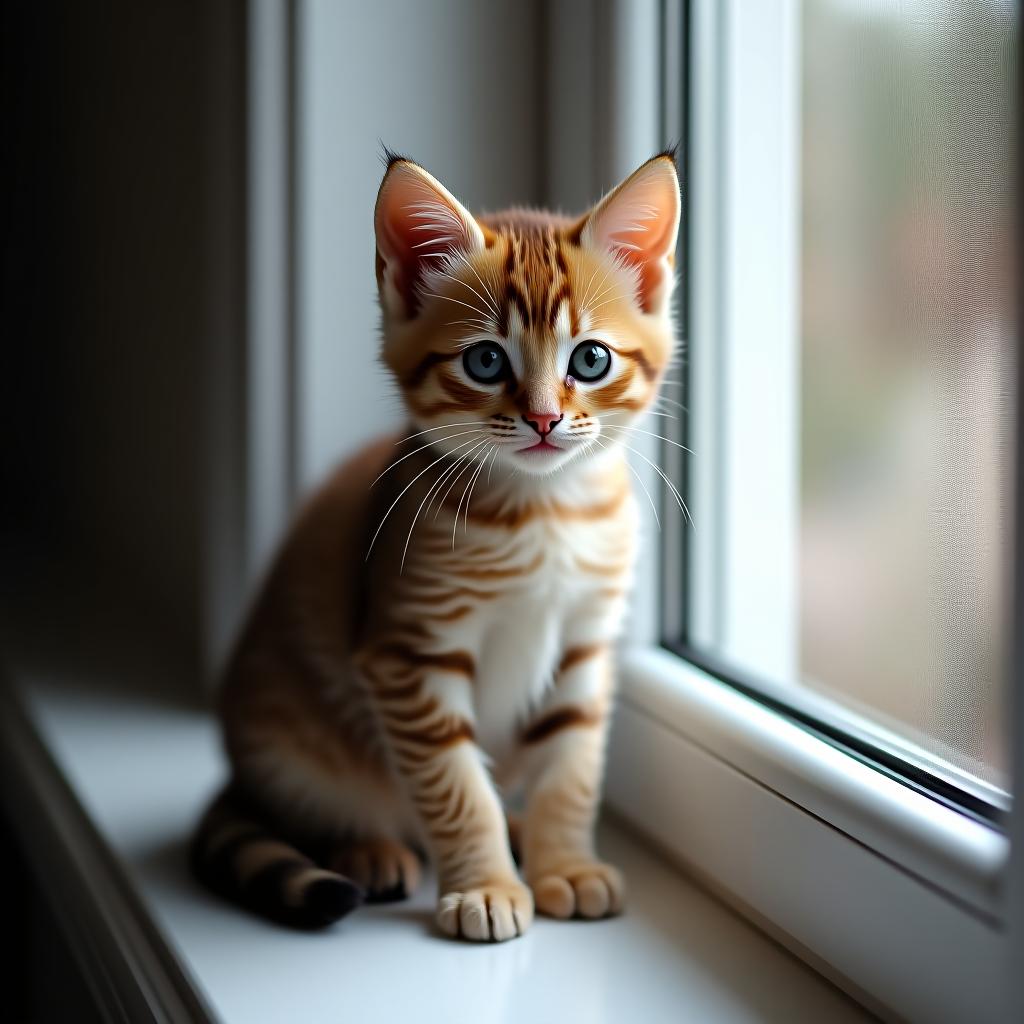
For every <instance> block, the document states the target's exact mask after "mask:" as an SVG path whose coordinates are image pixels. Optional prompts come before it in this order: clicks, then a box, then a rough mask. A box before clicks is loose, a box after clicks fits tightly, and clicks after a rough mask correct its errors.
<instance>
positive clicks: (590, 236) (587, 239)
mask: <svg viewBox="0 0 1024 1024" xmlns="http://www.w3.org/2000/svg"><path fill="white" fill-rule="evenodd" d="M679 210H680V201H679V178H678V176H677V175H676V165H675V160H674V158H673V156H672V154H670V153H661V154H659V155H658V156H656V157H654V158H652V159H651V160H648V161H647V163H645V164H643V165H642V166H641V167H639V168H638V169H637V170H635V171H634V172H633V173H632V174H631V175H630V176H629V177H628V178H627V179H626V180H625V181H624V182H622V184H621V185H619V186H618V188H616V189H615V190H614V191H612V192H610V193H609V194H608V195H607V196H605V197H604V199H602V200H601V202H599V203H598V204H597V206H596V207H594V209H593V210H592V211H591V212H590V213H589V214H588V215H587V217H586V220H585V221H584V223H583V227H582V231H581V232H580V242H581V244H582V245H585V246H590V247H592V248H595V249H598V250H601V251H603V252H610V253H612V254H613V255H614V256H615V257H616V258H617V259H619V260H621V261H622V262H623V263H625V264H626V265H627V266H630V267H633V268H635V269H636V271H637V301H638V302H639V304H640V308H641V309H642V310H643V311H644V312H645V313H655V312H660V311H661V310H662V309H664V308H665V305H666V303H667V301H668V297H669V295H670V294H671V291H672V267H673V264H674V262H675V250H676V236H677V235H678V233H679Z"/></svg>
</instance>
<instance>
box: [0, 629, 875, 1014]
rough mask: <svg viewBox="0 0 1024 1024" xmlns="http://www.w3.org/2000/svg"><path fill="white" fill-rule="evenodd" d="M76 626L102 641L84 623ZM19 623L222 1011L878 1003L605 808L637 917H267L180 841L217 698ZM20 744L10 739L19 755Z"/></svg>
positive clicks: (152, 897) (74, 769)
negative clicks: (214, 885)
mask: <svg viewBox="0 0 1024 1024" xmlns="http://www.w3.org/2000/svg"><path fill="white" fill-rule="evenodd" d="M94 610H95V609H94ZM99 618H101V619H102V620H103V621H104V622H105V623H106V630H105V631H106V634H107V635H108V636H124V637H127V636H132V635H135V634H134V633H133V632H132V631H130V630H127V629H125V628H124V620H123V619H121V618H120V617H119V615H117V614H113V613H110V611H109V609H108V610H107V612H106V613H105V614H101V615H100V616H99ZM49 625H50V627H51V628H52V625H53V624H52V622H51V623H49ZM79 625H81V623H79ZM58 632H59V631H58ZM102 632H103V630H100V633H102ZM81 635H83V636H84V635H89V636H90V637H91V638H92V642H94V643H96V642H101V641H99V640H97V633H95V632H93V631H91V630H89V629H82V630H81ZM21 639H22V636H21V634H19V642H17V643H14V644H12V643H8V644H7V651H6V654H7V659H8V663H9V665H10V667H11V670H12V673H13V676H14V683H15V685H14V692H15V695H16V697H17V698H18V700H19V703H20V704H21V706H22V708H23V710H24V712H25V714H26V718H27V719H28V721H29V722H30V723H31V725H32V726H33V727H34V729H35V731H36V732H37V733H38V736H39V739H40V740H41V742H42V746H43V747H44V748H45V750H46V751H48V753H49V755H50V757H52V759H53V762H54V764H55V766H56V768H57V770H58V771H59V773H60V775H61V776H63V778H64V780H65V781H66V782H67V784H68V786H69V789H70V793H71V794H72V795H73V797H74V798H75V799H76V800H77V802H78V803H79V804H80V805H81V808H82V809H83V810H84V812H85V815H86V817H87V818H88V819H89V821H91V823H92V824H93V825H94V826H95V829H96V832H97V833H98V835H99V837H100V841H101V843H102V844H105V845H106V846H107V847H108V848H109V851H110V852H111V853H112V855H113V856H112V857H111V858H108V859H109V861H110V863H111V864H113V866H114V869H115V870H117V871H118V872H120V873H121V874H122V875H123V881H124V883H126V885H125V887H126V888H127V889H128V890H130V893H131V895H132V897H133V903H134V905H135V908H136V911H137V913H139V914H141V915H143V916H144V917H145V918H147V921H146V922H145V923H146V924H147V925H148V926H149V930H150V933H151V934H155V935H156V936H157V937H158V940H160V941H162V942H163V943H165V944H166V946H167V947H168V949H169V950H170V951H171V953H172V955H173V957H174V958H175V959H176V960H177V962H178V964H180V967H181V969H182V974H183V977H184V981H185V983H186V985H187V986H190V987H192V988H194V990H195V991H196V992H197V993H198V995H199V997H200V999H199V1003H198V1004H197V1005H200V1006H201V1005H202V1004H205V1005H206V1007H208V1008H209V1009H210V1011H211V1012H212V1015H213V1016H214V1017H216V1018H219V1019H223V1020H226V1021H246V1022H258V1021H260V1020H301V1021H304V1022H315V1021H317V1020H321V1019H322V1020H331V1021H334V1020H337V1019H338V1016H339V1014H341V1015H343V1016H345V1017H352V1018H353V1019H359V1020H365V1021H373V1020H380V1021H392V1020H398V1019H403V1017H406V1016H408V1017H410V1018H412V1019H416V1020H446V1021H452V1020H461V1019H469V1018H470V1017H472V1019H473V1020H474V1021H481V1020H483V1021H487V1020H495V1021H498V1020H541V1021H547V1020H551V1021H555V1020H581V1019H587V1020H610V1021H617V1020H629V1019H639V1020H645V1021H652V1022H654V1021H661V1020H665V1021H668V1020H700V1021H708V1022H733V1021H736V1022H739V1021H744V1022H749V1021H752V1020H764V1021H777V1020H792V1021H798V1020H829V1021H853V1020H864V1019H868V1018H867V1015H866V1013H865V1012H864V1011H863V1010H861V1009H860V1008H859V1007H857V1006H856V1005H855V1004H854V1003H852V1002H851V1001H850V1000H849V999H847V998H846V997H845V996H844V995H842V994H841V993H840V992H839V991H838V990H837V989H835V988H833V987H832V986H831V985H830V984H829V983H828V982H826V981H825V980H824V979H822V978H821V977H820V976H819V975H817V974H816V973H815V972H814V971H812V970H811V969H809V968H808V967H806V966H805V965H804V964H802V963H801V962H800V961H798V960H797V959H795V958H794V957H793V956H791V955H790V954H788V953H787V952H785V951H784V950H783V949H782V948H781V947H779V946H777V945H776V944H774V943H773V942H772V941H771V940H769V939H768V938H766V937H765V936H764V935H763V934H762V933H760V932H759V931H757V930H756V929H754V928H753V927H752V926H750V925H749V924H747V923H746V922H744V921H743V920H742V919H741V918H739V917H738V916H736V915H735V914H733V913H731V912H730V911H728V910H727V909H725V908H724V907H723V906H722V904H720V903H719V902H717V901H716V900H714V899H713V898H711V897H710V896H709V895H707V894H706V893H705V892H704V891H703V890H701V889H700V888H698V887H697V886H696V885H695V884H694V883H693V882H692V881H690V880H688V879H687V878H685V877H684V876H682V875H681V874H679V873H678V872H677V871H675V870H674V869H673V868H671V867H670V866H668V865H667V864H666V863H665V862H664V861H662V860H660V859H659V858H658V857H657V856H656V855H654V854H652V853H651V852H649V851H648V850H647V849H646V848H644V847H643V846H641V845H640V844H639V843H638V842H637V841H636V840H635V839H633V838H631V837H630V836H629V835H627V834H626V833H624V832H623V831H622V830H621V829H619V828H617V827H613V826H609V825H605V826H604V827H603V828H602V831H601V836H600V848H601V850H602V852H603V853H604V855H605V856H607V857H608V858H609V859H611V860H613V861H615V862H616V863H618V864H619V865H620V866H622V867H623V869H624V870H625V873H626V875H627V878H628V880H629V884H630V890H631V900H630V905H629V908H628V912H627V914H626V915H625V916H623V917H622V918H620V919H617V920H614V921H607V922H602V923H597V924H584V923H569V924H566V923H559V922H554V921H548V920H543V919H542V920H539V921H537V922H536V923H535V925H534V927H533V929H532V930H531V932H530V933H529V934H528V935H527V936H526V937H525V938H523V939H522V940H517V941H515V942H512V943H508V944H504V945H501V946H485V947H472V946H469V945H465V944H455V943H452V942H449V941H447V940H443V939H441V938H439V937H438V936H437V935H436V934H435V932H434V931H433V928H432V925H431V920H432V900H433V893H432V886H431V885H430V884H429V882H428V884H426V885H425V886H424V887H423V888H422V889H421V891H420V893H419V894H418V895H417V896H416V897H415V898H414V899H413V900H412V901H409V902H406V903H401V904H394V905H391V906H379V907H367V908H363V909H361V910H360V911H358V912H357V913H356V914H354V915H353V916H352V917H350V918H348V919H347V920H345V921H344V922H342V923H341V924H340V925H339V926H336V927H335V928H334V929H332V930H330V931H328V932H324V933H318V934H312V935H310V934H299V933H293V932H289V931H285V930H282V929H280V928H277V927H273V926H270V925H267V924H264V923H262V922H260V921H258V920H256V919H254V918H251V917H249V916H247V915H245V914H243V913H241V912H238V911H236V910H235V909H233V908H231V907H229V906H227V905H225V904H222V903H220V902H218V901H217V900H216V899H214V898H213V897H212V896H209V895H208V894H207V893H206V892H205V891H204V890H202V889H200V888H199V887H198V886H197V885H196V884H195V883H194V882H193V881H192V879H191V877H190V876H189V874H188V872H187V868H186V864H185V844H186V842H187V839H188V836H189V833H190V830H191V828H192V826H193V825H194V823H195V820H196V817H197V815H198V813H199V811H200V809H201V807H202V806H203V803H204V801H205V800H206V799H207V798H208V797H209V795H210V794H211V793H212V792H213V791H214V790H215V789H216V787H217V785H218V783H219V782H220V780H221V778H222V775H223V771H224V765H223V761H222V758H221V755H220V751H219V743H218V738H217V734H216V728H215V724H214V722H213V721H212V719H211V717H210V716H209V714H207V713H206V712H203V711H201V710H197V709H194V708H189V707H188V706H185V705H183V703H182V701H181V700H180V699H174V698H169V699H168V698H162V697H161V695H160V694H159V693H158V692H153V691H152V690H149V689H146V688H144V687H140V686H139V685H138V681H139V680H140V679H143V678H149V677H150V676H151V675H152V671H151V669H152V665H153V663H154V659H153V649H152V647H150V648H149V649H148V650H147V649H146V645H145V644H142V643H140V644H139V645H138V650H137V651H135V654H136V655H137V657H136V658H135V659H134V664H132V662H133V659H132V657H131V656H130V655H131V653H132V651H131V648H132V646H133V645H132V643H131V642H130V641H127V640H126V641H125V643H124V644H123V645H121V649H120V650H119V657H118V664H117V665H116V666H114V665H111V667H110V668H108V669H107V670H105V671H103V672H97V671H96V670H95V669H93V670H92V671H91V672H90V673H89V674H88V675H84V674H83V671H82V670H81V669H80V664H82V663H81V662H79V660H78V658H77V657H76V658H72V659H70V660H68V661H66V662H65V663H64V665H63V666H61V665H60V664H59V663H58V662H57V660H56V659H55V658H54V657H53V656H51V655H45V656H43V657H40V656H39V655H38V652H37V653H36V654H35V655H34V656H33V655H32V654H27V655H26V654H23V652H22V651H21V650H19V649H18V648H19V647H20V646H22V645H21V643H20V641H21ZM27 646H28V647H29V649H30V650H31V647H32V645H31V644H28V645H27ZM45 646H47V647H49V648H50V649H51V650H52V649H53V647H54V646H56V648H58V649H60V648H61V645H60V644H57V645H51V644H47V645H45ZM12 648H13V649H12ZM103 663H105V662H102V661H100V660H98V659H97V658H95V657H94V658H92V659H90V660H87V661H85V662H84V664H87V665H92V666H95V665H97V664H103ZM164 664H165V665H166V664H167V663H166V662H165V663H164ZM143 674H145V675H143ZM168 675H169V676H173V675H174V673H173V672H170V673H168ZM83 678H84V680H85V683H84V685H83ZM171 681H172V682H173V680H171ZM179 682H180V680H179ZM16 747H17V745H14V747H12V748H11V749H10V750H9V751H8V752H9V754H11V753H12V750H13V754H12V756H15V757H17V756H18V754H17V750H16ZM22 799H24V794H22ZM39 803H40V804H42V803H43V801H39ZM39 809H40V810H41V811H42V812H43V816H44V817H45V816H49V817H51V818H53V817H57V816H59V815H60V813H61V811H60V808H59V807H56V806H54V805H53V804H49V805H47V806H45V807H42V806H41V807H40V808H39ZM26 829H27V826H26ZM29 831H31V830H29ZM56 832H57V833H58V834H59V833H60V832H61V829H60V828H59V827H58V828H57V830H56ZM63 834H65V835H70V834H71V833H69V832H67V831H66V830H65V832H64V833H63ZM22 839H23V841H24V842H25V843H26V845H27V846H28V848H29V849H30V851H31V849H32V844H33V842H39V841H40V837H39V835H32V834H23V835H22ZM79 863H82V861H80V862H79ZM64 883H65V886H66V885H77V886H80V887H83V889H84V888H88V890H89V891H90V893H92V894H93V895H95V894H96V893H97V892H102V891H105V890H104V889H103V888H102V887H101V885H100V880H97V879H94V878H89V877H79V878H66V879H64ZM143 931H145V929H143ZM85 934H86V935H89V934H90V933H89V931H88V930H87V931H86V932H85ZM135 934H139V932H138V930H136V933H135ZM134 952H135V954H136V956H137V955H138V950H135V951H134ZM159 959H160V958H159V957H158V956H154V957H151V958H150V962H151V963H153V962H159ZM105 966H106V967H109V966H110V965H109V964H107V965H105ZM115 973H116V972H115Z"/></svg>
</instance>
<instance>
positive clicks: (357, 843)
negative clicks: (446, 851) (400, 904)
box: [329, 839, 421, 903]
mask: <svg viewBox="0 0 1024 1024" xmlns="http://www.w3.org/2000/svg"><path fill="white" fill-rule="evenodd" d="M329 867H330V868H331V870H333V871H337V872H338V873H339V874H342V875H346V876H347V877H349V878H351V879H352V881H354V882H356V883H357V884H358V885H359V886H360V887H361V888H362V889H363V891H364V892H365V893H366V899H367V901H368V902H370V903H388V902H392V901H394V900H404V899H406V898H407V897H409V896H411V895H412V894H413V893H414V892H415V891H416V889H417V887H418V886H419V884H420V874H421V871H420V861H419V858H418V857H417V856H416V854H415V853H413V851H412V850H410V849H409V847H408V846H406V845H405V844H404V843H400V842H397V841H396V840H394V839H365V840H353V841H352V842H349V843H346V844H345V845H344V846H340V847H339V848H338V849H337V850H336V851H335V853H334V854H333V856H332V857H331V858H330V861H329Z"/></svg>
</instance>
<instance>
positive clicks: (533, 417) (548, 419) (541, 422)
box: [523, 412, 563, 437]
mask: <svg viewBox="0 0 1024 1024" xmlns="http://www.w3.org/2000/svg"><path fill="white" fill-rule="evenodd" d="M562 415H563V414H562V413H560V412H524V413H523V419H524V420H525V421H526V422H527V423H529V424H530V426H531V427H533V429H534V430H536V431H537V433H538V434H540V436H541V437H547V436H548V434H550V433H551V431H552V430H554V429H555V427H557V426H558V424H559V423H561V422H562Z"/></svg>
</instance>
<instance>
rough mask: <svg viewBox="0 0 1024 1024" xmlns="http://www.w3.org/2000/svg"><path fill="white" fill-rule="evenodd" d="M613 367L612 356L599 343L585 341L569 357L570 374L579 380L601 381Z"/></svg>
mask: <svg viewBox="0 0 1024 1024" xmlns="http://www.w3.org/2000/svg"><path fill="white" fill-rule="evenodd" d="M611 365H612V355H611V353H610V352H609V351H608V349H607V348H606V347H605V346H604V345H602V344H601V343H600V342H599V341H584V342H582V343H580V344H579V345H577V346H576V347H575V348H574V349H573V350H572V355H571V356H569V373H570V374H572V376H573V377H575V378H576V379H577V380H582V381H587V382H590V381H595V380H600V379H601V378H602V377H603V376H604V375H605V374H606V373H607V372H608V371H609V369H611Z"/></svg>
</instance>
